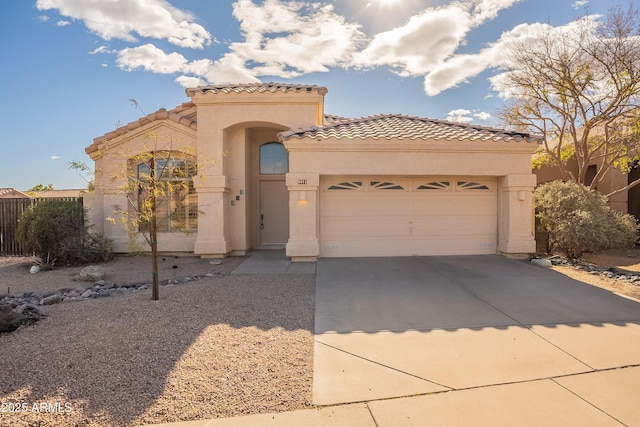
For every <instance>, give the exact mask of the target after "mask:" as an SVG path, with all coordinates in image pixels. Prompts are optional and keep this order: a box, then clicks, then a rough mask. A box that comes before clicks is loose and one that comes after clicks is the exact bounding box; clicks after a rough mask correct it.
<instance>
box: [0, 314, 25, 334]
mask: <svg viewBox="0 0 640 427" xmlns="http://www.w3.org/2000/svg"><path fill="white" fill-rule="evenodd" d="M26 319H27V318H26V316H25V315H23V314H20V313H16V312H15V311H9V312H5V311H0V332H13V331H15V330H16V329H18V328H19V327H20V325H22V323H23V322H24V321H25V320H26Z"/></svg>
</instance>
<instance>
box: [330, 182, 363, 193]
mask: <svg viewBox="0 0 640 427" xmlns="http://www.w3.org/2000/svg"><path fill="white" fill-rule="evenodd" d="M363 189H364V188H363V186H362V181H342V182H337V183H334V184H330V185H329V186H328V187H327V190H330V191H333V190H338V191H340V190H347V191H348V190H351V191H353V190H363Z"/></svg>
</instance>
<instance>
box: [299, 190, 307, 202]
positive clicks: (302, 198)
mask: <svg viewBox="0 0 640 427" xmlns="http://www.w3.org/2000/svg"><path fill="white" fill-rule="evenodd" d="M298 200H300V201H301V202H306V201H307V192H306V191H304V190H303V191H301V192H300V195H299V196H298Z"/></svg>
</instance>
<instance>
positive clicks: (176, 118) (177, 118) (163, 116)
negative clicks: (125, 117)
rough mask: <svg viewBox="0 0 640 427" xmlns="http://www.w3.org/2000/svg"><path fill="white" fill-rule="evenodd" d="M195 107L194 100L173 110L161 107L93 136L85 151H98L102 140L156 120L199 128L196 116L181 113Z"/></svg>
mask: <svg viewBox="0 0 640 427" xmlns="http://www.w3.org/2000/svg"><path fill="white" fill-rule="evenodd" d="M193 107H195V104H194V103H193V102H185V103H183V104H182V105H179V106H177V107H176V108H174V109H173V110H169V111H167V110H166V109H164V108H161V109H159V110H158V111H156V112H155V113H151V114H148V115H146V116H145V117H142V118H140V119H138V120H136V121H133V122H131V123H127V124H126V125H124V126H120V127H119V128H117V129H116V130H114V131H111V132H107V133H105V134H104V135H102V136H98V137H96V138H93V144H91V145H90V146H89V147H87V148H86V149H85V150H84V151H85V152H86V153H87V154H91V153H93V152H94V151H98V145H99V144H100V143H101V142H103V141H108V140H110V139H112V138H115V137H117V136H120V135H124V134H125V133H127V132H130V131H132V130H134V129H136V128H139V127H140V126H144V125H146V124H148V123H151V122H154V121H156V120H171V121H173V122H176V123H180V124H182V125H184V126H186V127H188V128H191V129H197V128H198V123H197V121H196V119H195V118H193V119H190V118H188V117H185V116H184V115H183V114H181V113H183V112H184V111H185V110H189V109H190V108H193Z"/></svg>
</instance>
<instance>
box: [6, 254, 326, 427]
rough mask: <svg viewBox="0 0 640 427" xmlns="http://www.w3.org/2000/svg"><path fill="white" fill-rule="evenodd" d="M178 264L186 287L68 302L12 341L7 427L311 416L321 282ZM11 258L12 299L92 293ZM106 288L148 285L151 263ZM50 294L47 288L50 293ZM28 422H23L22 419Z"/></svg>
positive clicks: (70, 272)
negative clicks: (292, 413)
mask: <svg viewBox="0 0 640 427" xmlns="http://www.w3.org/2000/svg"><path fill="white" fill-rule="evenodd" d="M209 261H210V260H200V259H199V258H193V257H192V258H174V257H168V258H164V261H161V264H160V265H161V273H160V279H163V278H164V279H170V278H179V277H181V276H187V275H195V274H205V273H216V275H215V276H213V277H207V278H201V279H200V280H197V281H192V282H189V283H185V284H179V285H171V286H161V288H160V300H159V301H151V299H150V298H151V292H150V290H148V289H147V290H141V291H137V292H133V293H128V294H126V295H124V296H111V297H105V298H97V299H85V300H81V301H74V302H63V303H61V304H56V305H52V306H47V307H46V312H47V314H48V317H47V318H45V319H44V320H42V321H40V322H38V323H36V324H34V325H31V326H26V327H21V328H20V329H18V330H17V331H15V332H13V333H8V334H0V403H1V404H2V408H0V425H2V426H5V425H10V426H33V425H39V426H129V425H141V424H147V423H163V422H172V421H184V420H195V419H203V418H217V417H228V416H237V415H246V414H257V413H266V412H275V411H288V410H295V409H302V408H308V407H310V406H311V404H310V402H311V386H312V368H313V334H312V330H313V313H314V301H313V298H314V282H315V280H314V279H315V278H314V276H311V275H307V276H291V275H286V276H284V275H270V276H267V275H264V276H249V275H247V276H243V275H227V274H226V273H227V272H229V271H231V270H232V269H233V268H234V267H235V266H236V265H237V264H238V263H239V262H240V261H241V260H237V259H233V258H230V259H227V260H223V261H222V263H221V264H219V265H213V264H210V262H209ZM29 266H30V264H15V259H14V260H13V261H11V260H9V261H7V259H0V293H4V292H5V291H6V288H7V287H10V288H11V293H14V294H17V293H19V292H25V291H42V290H45V289H48V290H55V289H58V288H61V287H73V286H80V285H79V283H77V282H74V281H73V278H74V275H75V274H77V271H78V270H79V268H77V267H75V268H63V269H59V270H53V271H43V272H40V273H37V274H33V275H31V274H30V273H29ZM103 266H105V269H106V270H107V275H106V277H105V279H106V280H109V281H113V282H118V281H122V280H125V279H126V280H132V281H144V280H146V279H148V277H149V276H150V261H149V260H148V258H144V257H141V258H129V257H122V258H117V259H116V260H114V261H111V262H109V263H106V264H103ZM38 287H39V288H38ZM17 409H20V410H21V412H20V413H17V412H16V410H17Z"/></svg>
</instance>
